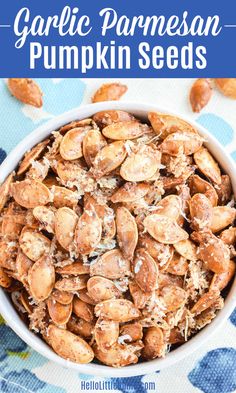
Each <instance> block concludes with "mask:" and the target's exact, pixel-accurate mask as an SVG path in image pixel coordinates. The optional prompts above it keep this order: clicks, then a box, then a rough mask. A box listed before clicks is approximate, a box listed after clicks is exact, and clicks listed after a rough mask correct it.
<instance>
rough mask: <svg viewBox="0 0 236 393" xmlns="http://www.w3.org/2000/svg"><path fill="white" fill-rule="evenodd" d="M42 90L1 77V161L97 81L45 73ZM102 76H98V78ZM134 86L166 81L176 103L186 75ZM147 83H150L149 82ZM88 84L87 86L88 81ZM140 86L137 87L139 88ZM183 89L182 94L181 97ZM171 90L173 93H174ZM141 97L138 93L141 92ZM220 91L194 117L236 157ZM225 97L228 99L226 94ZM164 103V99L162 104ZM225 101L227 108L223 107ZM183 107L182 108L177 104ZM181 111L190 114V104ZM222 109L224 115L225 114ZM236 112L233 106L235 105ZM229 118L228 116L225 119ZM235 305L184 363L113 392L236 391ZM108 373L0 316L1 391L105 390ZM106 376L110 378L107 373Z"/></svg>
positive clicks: (152, 87)
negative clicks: (58, 355)
mask: <svg viewBox="0 0 236 393" xmlns="http://www.w3.org/2000/svg"><path fill="white" fill-rule="evenodd" d="M38 82H39V84H40V86H41V87H42V90H43V92H44V106H43V109H35V108H31V107H29V106H27V105H23V104H21V103H19V102H17V101H16V100H15V99H14V98H12V97H11V96H10V94H9V92H8V90H7V88H6V85H5V81H4V80H0V118H1V123H0V124H1V131H0V162H2V161H3V160H4V159H5V157H6V155H7V154H8V153H9V152H10V150H11V149H12V148H13V147H14V146H15V145H16V144H17V143H18V142H19V141H21V140H22V138H24V136H25V135H27V134H28V133H29V132H30V131H32V130H33V129H34V128H35V127H37V126H38V125H40V124H41V123H43V122H45V121H47V120H48V119H50V118H52V117H53V116H56V115H58V114H59V113H62V112H64V111H66V110H69V109H71V108H73V107H76V106H79V105H80V104H81V103H82V101H84V102H89V100H88V99H87V98H86V96H87V93H86V90H91V92H92V89H93V88H94V87H95V84H96V82H95V81H91V80H88V81H84V80H83V81H81V80H79V79H67V80H66V79H42V80H38ZM100 83H101V82H99V84H100ZM127 83H128V84H129V83H130V84H131V85H132V84H133V86H130V89H129V91H130V93H129V97H128V98H129V99H133V100H136V99H140V101H141V100H142V99H145V97H147V96H148V97H149V98H150V100H149V102H150V103H151V102H156V101H155V100H156V96H157V95H158V94H159V95H160V91H163V90H164V89H163V86H165V85H168V89H165V90H166V93H165V94H166V95H165V96H163V97H162V103H163V102H164V104H165V99H166V102H167V100H168V102H169V100H170V97H172V96H173V99H172V101H173V102H172V104H173V109H175V107H174V105H176V104H177V105H178V103H176V102H175V101H174V97H178V100H177V101H180V103H181V102H185V101H187V99H186V91H185V90H184V89H183V88H182V86H188V84H189V83H190V82H188V80H173V81H172V80H168V81H167V80H166V81H158V80H156V81H151V82H150V84H149V81H145V80H143V81H140V80H137V82H135V83H134V82H131V81H130V82H129V81H128V82H127ZM148 84H149V88H148ZM86 85H87V86H86ZM132 89H133V93H132ZM137 89H138V90H137ZM181 91H183V97H182V98H183V100H182V101H181V99H182V98H181V99H179V97H180V94H182V93H180V92H181ZM170 92H171V95H170ZM137 97H138V98H137ZM224 100H225V99H224V98H223V97H220V98H219V99H218V101H217V100H216V102H215V103H214V105H212V106H210V111H209V113H208V112H207V110H204V111H203V112H202V114H200V115H198V116H197V118H196V120H197V121H198V122H199V123H200V124H202V125H203V126H205V127H206V128H208V130H209V131H210V132H211V133H212V134H214V135H215V136H216V138H217V139H218V140H219V141H220V142H221V143H222V144H223V145H224V146H225V147H226V149H227V150H228V151H229V152H230V154H232V157H233V158H235V159H236V144H235V142H234V141H235V136H236V134H235V131H234V129H235V128H236V119H235V117H234V121H233V120H232V116H231V115H232V110H231V109H229V110H228V113H227V108H228V107H229V108H232V105H233V104H232V101H229V103H228V104H227V102H225V101H224ZM226 100H227V99H226ZM164 104H163V105H164ZM222 105H223V106H224V108H226V110H225V109H224V111H221V114H219V112H220V110H219V108H222ZM177 109H178V110H179V108H177ZM183 112H185V114H188V115H190V116H191V112H190V109H189V107H187V104H186V105H185V107H184V108H183ZM222 113H223V115H222ZM234 113H235V107H234ZM228 118H230V119H231V121H230V122H228V121H227V120H226V119H228ZM235 338H236V310H235V311H234V313H233V314H232V315H231V317H230V318H229V320H228V321H227V322H226V324H225V325H224V327H223V328H222V329H221V330H220V331H219V332H218V333H216V334H215V335H214V336H213V337H211V338H209V340H208V341H207V343H206V344H204V345H203V346H202V347H201V348H199V350H198V351H197V352H195V353H194V354H192V355H191V356H189V357H188V358H187V359H185V360H183V361H181V362H180V363H178V364H176V365H174V366H171V367H170V368H168V369H165V370H162V371H160V372H159V371H157V372H156V373H153V374H149V375H145V376H138V377H131V378H120V379H119V378H113V379H112V380H110V382H112V383H113V385H112V387H113V389H112V390H109V391H112V392H122V393H130V392H131V393H132V392H133V393H148V392H160V393H172V392H173V393H194V392H195V393H197V392H199V391H200V392H204V393H229V392H234V391H236V366H235V365H236V345H235ZM104 381H106V380H105V378H95V377H94V378H93V377H91V376H88V375H84V374H79V373H78V372H76V371H71V370H68V369H65V368H62V367H60V366H58V365H56V364H54V363H52V362H49V361H48V360H47V359H45V358H44V357H42V356H41V355H39V354H38V353H36V352H35V351H33V350H32V349H31V348H29V347H28V346H27V345H26V344H25V343H24V342H23V341H22V340H21V339H20V338H19V337H17V336H16V334H15V333H14V332H13V331H12V330H11V329H10V328H9V327H8V326H6V325H5V324H4V321H3V320H0V392H4V393H26V392H40V393H65V392H66V393H78V392H80V391H82V389H83V387H84V386H86V385H85V383H87V382H89V383H90V385H89V389H87V390H84V391H91V392H95V391H104V390H100V389H99V385H98V386H97V385H96V384H91V382H94V383H95V382H97V383H98V382H101V383H102V382H104ZM107 381H108V379H107Z"/></svg>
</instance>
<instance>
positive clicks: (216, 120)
mask: <svg viewBox="0 0 236 393" xmlns="http://www.w3.org/2000/svg"><path fill="white" fill-rule="evenodd" d="M197 122H198V123H199V124H201V125H202V126H203V127H205V128H207V129H208V130H209V131H210V133H211V134H212V135H214V136H215V137H216V139H218V140H219V141H220V142H221V143H222V145H224V146H226V145H228V144H229V143H230V142H231V141H232V139H233V135H234V130H233V128H232V127H231V126H230V125H229V124H228V123H227V122H226V121H225V120H223V119H222V118H221V117H219V116H217V115H214V114H213V113H204V114H202V115H200V116H199V117H198V119H197Z"/></svg>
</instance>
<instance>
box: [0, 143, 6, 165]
mask: <svg viewBox="0 0 236 393" xmlns="http://www.w3.org/2000/svg"><path fill="white" fill-rule="evenodd" d="M6 156H7V153H6V152H5V150H3V149H2V148H1V147H0V164H1V163H2V162H3V161H4V160H5V158H6Z"/></svg>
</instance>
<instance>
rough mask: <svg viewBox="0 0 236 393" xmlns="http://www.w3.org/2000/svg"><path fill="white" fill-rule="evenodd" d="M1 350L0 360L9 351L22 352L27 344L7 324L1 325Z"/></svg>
mask: <svg viewBox="0 0 236 393" xmlns="http://www.w3.org/2000/svg"><path fill="white" fill-rule="evenodd" d="M0 338H1V346H0V348H1V350H0V360H3V359H4V358H5V357H6V356H7V351H11V352H22V351H24V350H25V349H26V348H27V345H26V344H25V343H24V341H22V340H21V339H20V338H19V337H18V336H17V335H16V334H15V333H14V332H13V330H11V329H10V328H9V327H8V326H6V325H0Z"/></svg>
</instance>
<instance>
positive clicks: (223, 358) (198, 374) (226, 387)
mask: <svg viewBox="0 0 236 393" xmlns="http://www.w3.org/2000/svg"><path fill="white" fill-rule="evenodd" d="M235 364H236V350H235V349H234V348H217V349H215V350H213V351H210V352H208V353H207V354H206V355H205V356H204V357H203V358H202V360H200V362H199V363H198V364H197V366H196V367H195V368H194V369H193V370H192V371H191V372H190V373H189V375H188V378H189V380H190V382H191V383H192V384H193V385H194V386H196V387H197V388H199V389H201V390H202V391H203V392H204V393H229V392H234V391H235V389H236V367H235Z"/></svg>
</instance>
